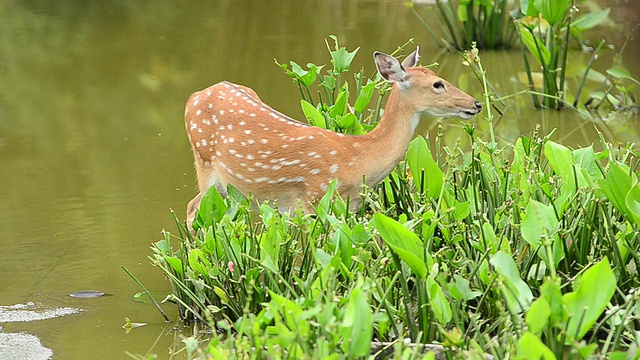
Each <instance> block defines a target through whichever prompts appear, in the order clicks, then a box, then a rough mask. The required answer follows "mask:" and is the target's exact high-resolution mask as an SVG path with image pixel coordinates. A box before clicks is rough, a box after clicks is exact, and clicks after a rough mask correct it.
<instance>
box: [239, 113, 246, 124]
mask: <svg viewBox="0 0 640 360" xmlns="http://www.w3.org/2000/svg"><path fill="white" fill-rule="evenodd" d="M240 111H242V110H240ZM242 112H244V111H242ZM246 124H247V123H246V122H244V121H240V122H239V123H238V125H240V126H245V125H246Z"/></svg>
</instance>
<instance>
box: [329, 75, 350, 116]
mask: <svg viewBox="0 0 640 360" xmlns="http://www.w3.org/2000/svg"><path fill="white" fill-rule="evenodd" d="M348 100H349V89H348V88H347V83H344V86H342V88H341V89H340V91H339V93H338V98H337V99H336V103H335V104H333V106H332V107H331V109H330V110H329V117H330V118H332V119H335V118H336V117H338V116H342V115H344V114H345V113H346V112H347V102H348Z"/></svg>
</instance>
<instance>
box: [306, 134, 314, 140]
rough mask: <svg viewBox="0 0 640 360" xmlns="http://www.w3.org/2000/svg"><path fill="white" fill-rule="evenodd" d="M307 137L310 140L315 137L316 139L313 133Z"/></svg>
mask: <svg viewBox="0 0 640 360" xmlns="http://www.w3.org/2000/svg"><path fill="white" fill-rule="evenodd" d="M307 139H309V140H313V139H315V138H314V137H313V135H309V136H307Z"/></svg>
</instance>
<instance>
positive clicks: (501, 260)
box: [489, 250, 533, 313]
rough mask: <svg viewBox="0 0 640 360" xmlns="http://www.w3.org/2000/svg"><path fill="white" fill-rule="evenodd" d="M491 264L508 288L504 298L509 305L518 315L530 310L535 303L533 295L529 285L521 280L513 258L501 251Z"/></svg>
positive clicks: (493, 257)
mask: <svg viewBox="0 0 640 360" xmlns="http://www.w3.org/2000/svg"><path fill="white" fill-rule="evenodd" d="M489 262H490V263H491V265H493V267H494V268H495V269H496V272H497V273H498V274H500V277H501V279H502V282H503V283H504V285H505V287H506V290H505V292H504V296H505V297H506V301H507V305H509V307H510V308H511V309H513V310H515V311H516V312H518V313H520V312H523V311H524V310H526V309H527V308H529V305H530V304H531V302H532V301H533V294H532V293H531V289H530V288H529V286H528V285H527V283H525V282H524V281H523V280H522V278H520V273H519V272H518V267H517V266H516V262H515V261H514V260H513V258H512V257H511V256H510V255H508V254H507V253H505V252H503V251H502V250H500V251H498V252H497V253H496V254H495V255H493V256H492V257H491V260H489Z"/></svg>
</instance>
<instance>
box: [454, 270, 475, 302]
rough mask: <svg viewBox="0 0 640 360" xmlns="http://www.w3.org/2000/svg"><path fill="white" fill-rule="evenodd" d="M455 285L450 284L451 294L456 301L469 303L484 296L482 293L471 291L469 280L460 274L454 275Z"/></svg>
mask: <svg viewBox="0 0 640 360" xmlns="http://www.w3.org/2000/svg"><path fill="white" fill-rule="evenodd" d="M453 278H454V279H455V282H454V283H450V284H449V292H450V293H451V295H452V296H453V297H454V298H455V299H456V300H464V301H469V300H473V299H475V298H477V297H478V296H480V295H482V291H479V290H471V288H470V287H469V280H467V279H465V278H463V277H462V276H460V275H458V274H454V275H453Z"/></svg>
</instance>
